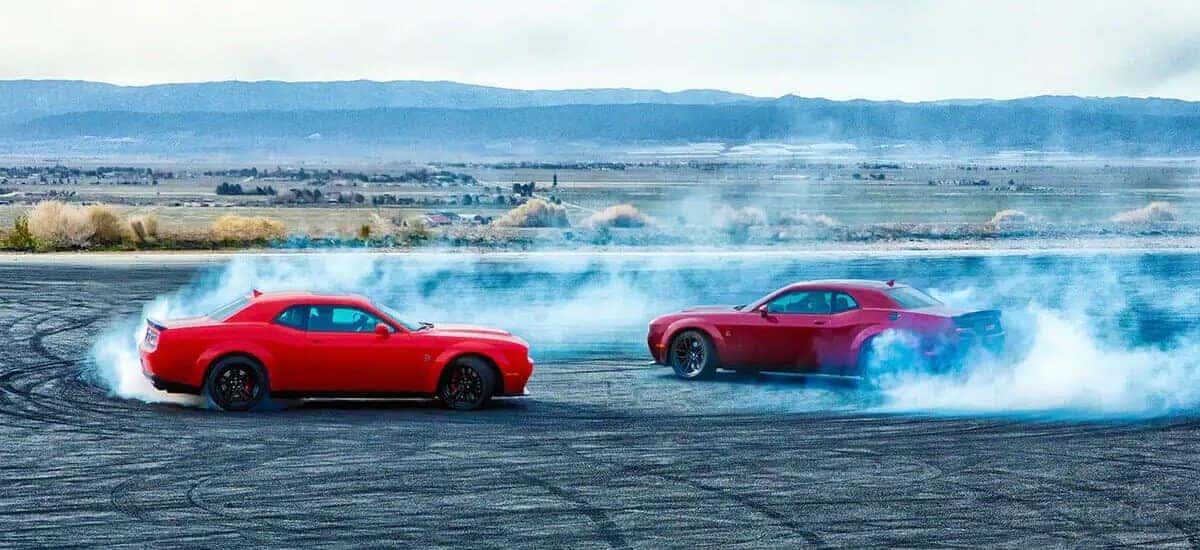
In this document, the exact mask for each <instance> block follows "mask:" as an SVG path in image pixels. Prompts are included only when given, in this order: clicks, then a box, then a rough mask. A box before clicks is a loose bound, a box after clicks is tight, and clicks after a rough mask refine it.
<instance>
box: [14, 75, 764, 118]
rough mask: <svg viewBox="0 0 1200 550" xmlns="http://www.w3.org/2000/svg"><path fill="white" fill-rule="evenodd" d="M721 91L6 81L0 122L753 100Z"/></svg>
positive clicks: (396, 83) (364, 83)
mask: <svg viewBox="0 0 1200 550" xmlns="http://www.w3.org/2000/svg"><path fill="white" fill-rule="evenodd" d="M756 99H759V98H754V97H751V96H747V95H742V94H735V93H730V92H723V91H720V90H685V91H681V92H663V91H660V90H636V89H626V88H602V89H584V90H510V89H506V88H493V87H489V86H476V85H472V84H459V83H457V82H423V81H412V80H399V81H391V82H375V81H370V80H355V81H340V82H278V81H258V82H239V81H229V82H201V83H192V84H157V85H152V86H116V85H113V84H103V83H98V82H84V81H75V80H6V81H0V122H19V121H24V120H31V119H33V118H36V117H39V116H45V115H54V114H62V113H71V112H81V111H133V112H145V113H180V112H194V111H213V112H243V111H294V110H307V111H322V110H345V109H374V108H380V107H431V108H449V109H478V108H487V107H534V106H546V105H576V104H625V103H659V104H696V105H709V104H715V103H730V102H736V101H752V100H756Z"/></svg>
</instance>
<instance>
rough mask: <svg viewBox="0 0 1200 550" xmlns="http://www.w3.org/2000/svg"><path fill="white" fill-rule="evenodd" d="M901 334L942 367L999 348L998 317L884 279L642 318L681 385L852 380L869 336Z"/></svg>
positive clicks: (813, 285)
mask: <svg viewBox="0 0 1200 550" xmlns="http://www.w3.org/2000/svg"><path fill="white" fill-rule="evenodd" d="M886 331H895V333H896V334H900V335H904V336H906V337H907V338H904V341H906V342H909V344H908V345H910V346H912V347H913V348H915V349H913V350H912V351H913V352H914V353H915V354H916V357H918V358H920V359H922V360H929V361H931V362H933V363H934V364H945V363H947V362H950V361H952V360H954V359H956V358H961V356H962V354H964V353H965V352H967V351H968V350H970V349H975V347H976V346H982V347H984V348H985V349H990V350H997V349H999V348H1000V347H1001V346H1002V344H1003V339H1004V329H1003V327H1002V326H1001V324H1000V312H999V311H995V310H984V311H964V310H959V309H955V308H951V307H947V306H945V305H943V304H942V303H941V302H939V301H938V300H936V299H934V298H933V297H931V296H929V295H928V294H926V293H924V292H922V291H920V290H917V289H916V288H913V287H910V286H907V285H903V284H896V283H895V282H894V281H887V282H879V281H860V280H833V281H811V282H804V283H797V284H792V285H788V286H786V287H783V288H781V289H779V290H776V291H774V292H772V293H770V294H767V295H766V296H764V297H762V298H760V299H759V300H758V301H755V302H754V303H751V304H748V305H744V306H711V307H697V308H692V309H687V310H684V311H681V312H678V313H672V314H670V315H664V316H662V317H659V318H657V319H655V320H653V321H651V322H650V330H649V335H648V336H647V343H648V344H649V346H650V353H651V355H653V356H654V360H655V362H657V363H659V364H664V365H670V366H671V367H672V368H674V370H675V373H676V374H677V375H678V376H679V377H681V378H685V379H695V378H702V377H705V376H707V375H710V374H712V373H713V372H714V371H716V370H717V369H718V368H724V369H733V370H747V371H758V370H774V371H799V372H821V373H829V374H843V375H858V374H863V373H864V372H865V367H866V366H867V365H868V364H869V362H870V355H871V353H872V352H873V349H874V348H873V346H872V345H871V343H872V341H873V339H874V338H877V337H879V336H880V335H882V334H884V333H885V332H886Z"/></svg>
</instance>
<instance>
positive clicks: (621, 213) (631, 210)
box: [583, 204, 651, 229]
mask: <svg viewBox="0 0 1200 550" xmlns="http://www.w3.org/2000/svg"><path fill="white" fill-rule="evenodd" d="M650 223H651V220H650V217H649V216H647V215H645V214H643V213H642V212H641V211H640V210H638V209H637V207H635V206H634V205H632V204H618V205H616V206H610V207H608V208H605V209H604V210H601V211H599V212H596V213H595V214H592V215H591V216H588V218H587V219H586V220H583V225H584V226H585V227H590V228H593V229H597V228H601V227H623V228H630V227H646V226H647V225H650Z"/></svg>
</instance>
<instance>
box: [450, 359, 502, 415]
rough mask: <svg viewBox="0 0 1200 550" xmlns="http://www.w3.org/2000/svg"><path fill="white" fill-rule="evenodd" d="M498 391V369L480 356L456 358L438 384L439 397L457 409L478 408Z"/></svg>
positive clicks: (470, 409)
mask: <svg viewBox="0 0 1200 550" xmlns="http://www.w3.org/2000/svg"><path fill="white" fill-rule="evenodd" d="M495 391H496V371H495V370H493V369H492V366H491V365H489V364H487V362H486V361H484V360H482V359H480V358H478V357H463V358H461V359H456V360H455V361H454V362H453V363H450V366H448V367H446V371H445V372H444V373H442V381H441V383H439V384H438V392H437V396H438V399H440V400H441V401H442V403H444V404H445V405H446V406H447V407H449V408H451V409H454V410H456V411H472V410H475V409H478V408H480V407H482V406H484V405H485V404H487V402H488V400H489V399H491V398H492V394H493V393H494V392H495Z"/></svg>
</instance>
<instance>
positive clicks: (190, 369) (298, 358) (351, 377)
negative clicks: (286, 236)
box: [140, 291, 533, 410]
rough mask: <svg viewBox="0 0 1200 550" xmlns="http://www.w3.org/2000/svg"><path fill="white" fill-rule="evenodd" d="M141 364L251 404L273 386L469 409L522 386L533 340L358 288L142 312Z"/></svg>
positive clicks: (155, 376) (218, 401)
mask: <svg viewBox="0 0 1200 550" xmlns="http://www.w3.org/2000/svg"><path fill="white" fill-rule="evenodd" d="M140 348H141V356H142V371H143V372H144V373H145V374H146V376H148V377H149V378H150V380H151V381H152V382H153V383H154V386H155V387H156V388H159V389H161V390H165V391H169V392H179V393H191V394H197V395H203V396H206V397H207V398H208V399H209V400H210V401H211V403H212V404H213V405H215V406H217V407H219V408H221V409H223V410H247V409H251V408H253V407H254V406H255V405H257V404H258V403H259V402H260V401H261V400H262V399H263V398H264V397H266V396H268V395H270V396H275V397H282V398H289V397H291V398H296V397H407V396H436V397H437V398H439V399H441V400H442V401H443V402H445V403H446V404H447V405H448V406H450V407H453V408H456V409H474V408H477V407H479V406H481V405H483V404H484V403H486V402H487V401H488V399H490V398H491V397H492V396H516V395H523V394H524V393H525V383H526V382H527V381H528V380H529V376H530V375H531V374H532V373H533V361H532V360H531V359H530V358H529V345H528V344H526V343H525V341H523V340H521V339H520V338H517V337H516V336H513V335H512V334H510V333H508V332H505V331H503V330H496V329H490V328H483V327H475V326H468V325H439V326H436V327H435V326H433V325H431V324H428V323H412V322H409V321H406V320H404V319H403V318H402V316H401V315H400V314H398V313H396V312H395V311H393V310H391V309H389V308H387V307H385V306H382V305H380V304H377V303H375V302H372V301H371V300H368V299H366V298H363V297H361V296H353V295H330V296H325V295H319V294H311V293H302V292H289V293H272V294H262V293H259V292H257V291H256V292H255V293H254V294H253V295H251V296H247V297H245V298H243V299H240V300H237V301H235V302H234V303H231V304H228V305H226V306H224V307H222V308H220V309H218V310H217V311H215V312H213V313H211V314H209V315H207V316H204V317H195V318H188V319H178V320H174V321H166V322H160V321H154V320H147V328H146V333H145V337H144V338H143V340H142V343H141V346H140Z"/></svg>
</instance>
